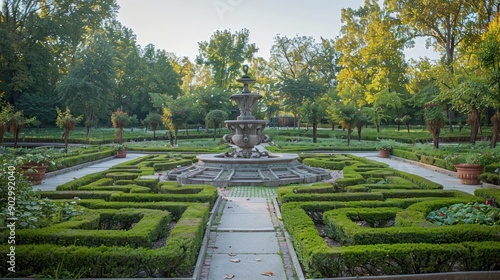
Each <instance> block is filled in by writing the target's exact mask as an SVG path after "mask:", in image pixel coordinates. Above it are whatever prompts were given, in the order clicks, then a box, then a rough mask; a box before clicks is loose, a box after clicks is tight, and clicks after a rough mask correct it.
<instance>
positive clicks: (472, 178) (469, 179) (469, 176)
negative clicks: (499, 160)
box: [455, 163, 484, 185]
mask: <svg viewBox="0 0 500 280" xmlns="http://www.w3.org/2000/svg"><path fill="white" fill-rule="evenodd" d="M455 169H457V177H458V178H460V182H461V183H462V185H479V179H478V177H479V175H481V173H483V169H484V167H483V166H481V165H479V164H468V163H460V164H455Z"/></svg>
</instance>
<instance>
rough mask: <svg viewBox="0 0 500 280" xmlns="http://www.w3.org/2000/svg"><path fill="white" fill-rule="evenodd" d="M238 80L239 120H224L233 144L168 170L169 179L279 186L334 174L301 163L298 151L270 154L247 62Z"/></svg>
mask: <svg viewBox="0 0 500 280" xmlns="http://www.w3.org/2000/svg"><path fill="white" fill-rule="evenodd" d="M243 71H244V73H245V74H244V75H243V77H241V78H240V79H238V80H237V81H238V82H240V83H242V84H243V90H242V92H241V93H237V94H233V95H231V97H230V98H231V100H233V101H234V102H235V103H236V105H237V106H238V108H239V110H240V115H239V116H238V117H237V119H236V120H228V121H225V124H226V127H227V128H228V129H229V131H230V134H226V135H224V137H223V139H224V140H225V141H226V142H227V143H229V144H231V145H232V146H233V148H234V150H233V151H232V152H227V153H224V154H205V155H199V156H197V158H198V163H196V164H193V165H191V166H188V167H179V168H176V169H174V170H172V171H171V172H169V173H168V174H167V176H168V179H170V180H177V181H178V182H179V183H181V184H211V185H214V186H217V187H227V186H259V185H262V186H280V185H286V184H291V183H313V182H317V181H321V180H327V179H330V178H331V175H330V173H329V172H328V171H327V170H324V169H321V168H314V167H310V166H307V165H303V164H301V163H300V162H299V161H298V160H297V159H298V155H296V154H270V153H269V152H268V151H266V150H265V148H264V147H263V146H262V145H261V144H263V143H267V142H269V141H270V137H269V136H267V135H265V134H263V130H264V128H265V127H266V125H267V121H265V120H257V119H256V118H255V116H253V115H252V111H253V108H254V107H255V105H256V104H257V101H258V100H259V99H260V98H262V96H261V95H260V94H256V93H252V92H250V90H249V85H251V84H252V83H254V82H255V80H254V79H252V78H250V76H248V66H246V65H245V66H244V67H243Z"/></svg>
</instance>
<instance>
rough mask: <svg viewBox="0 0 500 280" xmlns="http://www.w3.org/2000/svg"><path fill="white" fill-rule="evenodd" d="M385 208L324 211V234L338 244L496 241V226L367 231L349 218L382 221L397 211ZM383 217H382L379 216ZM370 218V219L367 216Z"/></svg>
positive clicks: (499, 233) (499, 229)
mask: <svg viewBox="0 0 500 280" xmlns="http://www.w3.org/2000/svg"><path fill="white" fill-rule="evenodd" d="M386 209H388V208H376V209H353V208H344V209H339V210H332V211H327V212H325V213H324V215H323V219H324V223H325V231H326V232H327V233H328V234H329V236H330V237H331V238H334V239H335V240H337V241H339V242H341V243H342V245H363V244H396V243H434V244H444V243H460V242H463V241H495V240H498V239H499V238H500V226H492V227H485V226H482V225H466V224H464V225H454V226H452V227H446V226H434V227H433V226H431V225H428V226H427V227H422V225H421V224H420V226H419V227H387V228H367V227H361V226H359V225H357V224H356V223H355V222H354V221H353V219H357V220H363V219H370V220H372V221H373V220H376V219H377V218H378V219H380V220H384V219H386V218H387V217H385V216H390V215H394V216H395V215H396V213H397V212H398V210H396V209H392V210H391V211H389V210H386ZM381 215H384V217H383V218H381V217H380V216H381ZM371 216H374V217H371Z"/></svg>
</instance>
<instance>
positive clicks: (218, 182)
mask: <svg viewBox="0 0 500 280" xmlns="http://www.w3.org/2000/svg"><path fill="white" fill-rule="evenodd" d="M197 158H198V160H199V161H198V163H196V164H193V165H191V166H188V167H179V168H176V169H174V170H172V171H171V172H169V173H168V174H167V176H168V178H169V179H170V180H177V181H178V182H179V183H181V184H210V185H213V186H216V187H230V186H281V185H287V184H291V183H313V182H318V181H322V180H327V179H330V178H331V175H330V173H329V172H328V171H327V170H325V169H321V168H314V167H310V166H307V165H303V164H302V163H300V162H299V161H298V160H297V158H298V156H297V155H295V154H274V155H269V156H267V157H260V158H239V157H234V158H233V157H225V156H224V155H223V154H219V155H214V154H208V155H200V156H197Z"/></svg>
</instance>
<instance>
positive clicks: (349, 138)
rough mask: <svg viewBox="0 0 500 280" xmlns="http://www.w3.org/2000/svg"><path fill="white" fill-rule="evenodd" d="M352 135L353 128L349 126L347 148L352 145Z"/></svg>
mask: <svg viewBox="0 0 500 280" xmlns="http://www.w3.org/2000/svg"><path fill="white" fill-rule="evenodd" d="M351 133H352V128H351V127H350V126H349V127H348V128H347V146H349V145H351Z"/></svg>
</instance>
